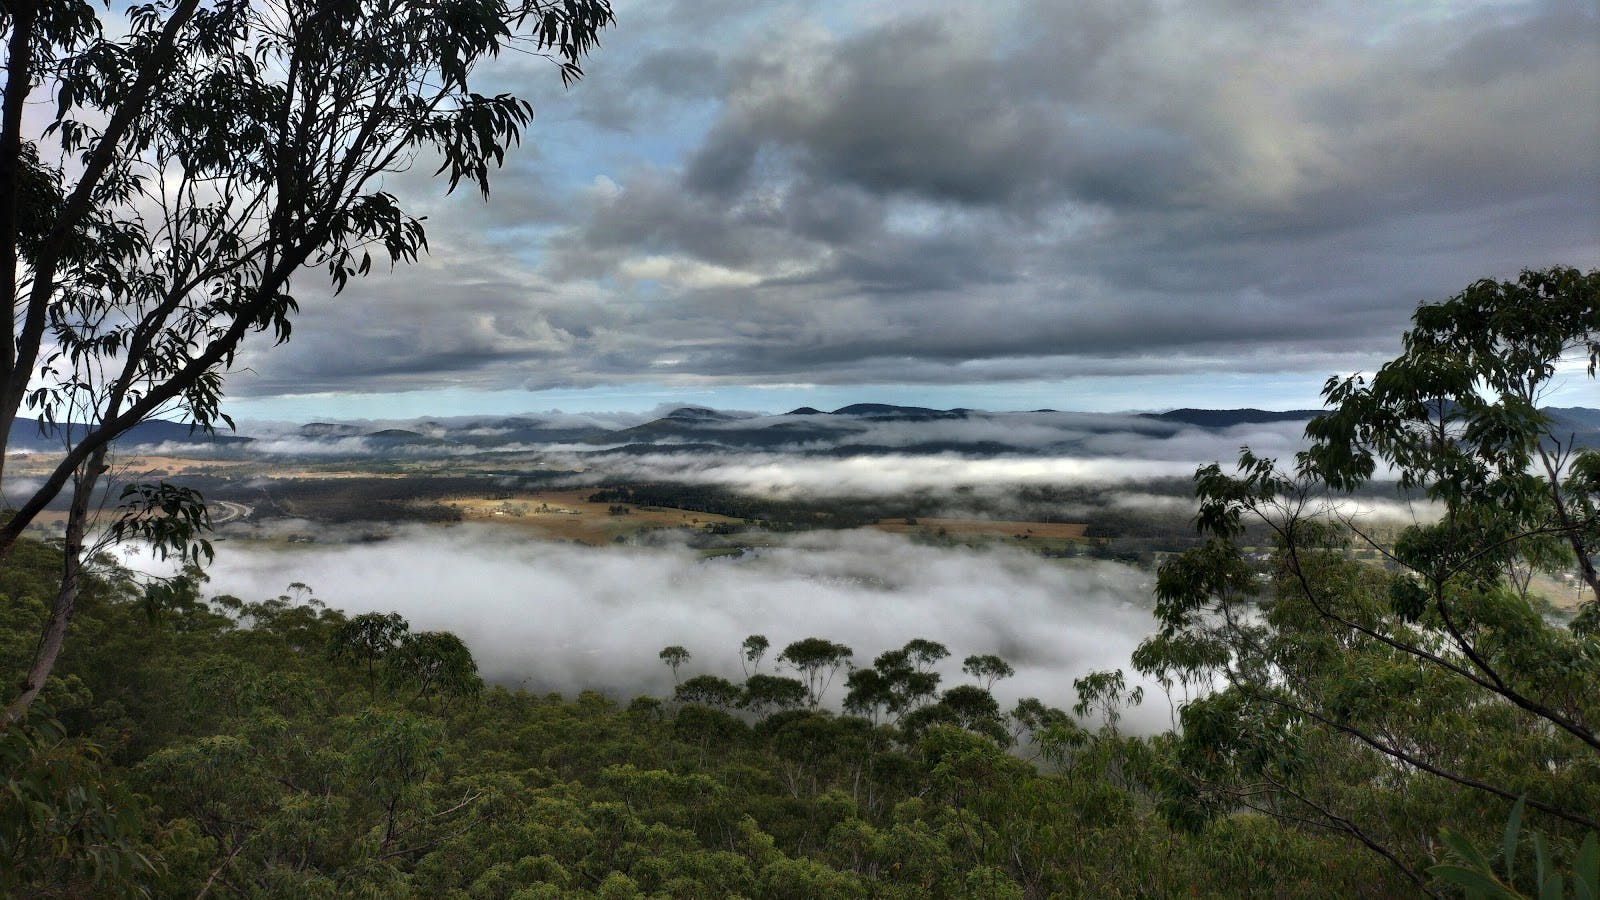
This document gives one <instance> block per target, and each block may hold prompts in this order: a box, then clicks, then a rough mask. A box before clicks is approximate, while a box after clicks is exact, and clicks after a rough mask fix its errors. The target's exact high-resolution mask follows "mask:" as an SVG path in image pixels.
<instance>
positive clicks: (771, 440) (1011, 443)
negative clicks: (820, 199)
mask: <svg viewBox="0 0 1600 900" xmlns="http://www.w3.org/2000/svg"><path fill="white" fill-rule="evenodd" d="M1320 412H1321V410H1315V409H1292V410H1264V409H1253V408H1244V409H1175V410H1171V411H1168V412H1160V413H1127V414H1115V413H1111V414H1108V413H1074V412H1059V411H1056V410H1050V409H1038V410H1030V411H1026V412H986V411H983V410H975V409H964V408H957V409H930V408H927V407H921V406H893V405H890V404H885V403H855V404H851V405H849V406H844V407H840V408H839V409H835V410H833V411H831V412H826V411H823V410H820V409H815V408H813V407H809V406H802V407H800V408H798V409H793V410H790V411H788V412H786V413H780V414H777V415H751V414H748V413H730V412H724V411H721V410H716V409H711V408H708V407H703V406H683V407H679V408H677V409H673V410H671V411H669V412H667V413H666V414H665V415H662V416H661V417H660V418H657V419H653V420H651V421H649V422H645V423H643V424H639V425H633V426H630V427H605V426H603V425H599V424H592V423H586V422H583V421H581V420H576V419H573V418H572V417H554V418H538V417H533V416H503V417H498V418H485V419H471V420H451V421H448V422H446V421H440V420H421V421H417V422H413V423H407V424H408V425H409V426H410V427H407V428H383V429H370V428H363V427H361V426H359V425H351V424H346V423H338V422H312V423H309V424H306V425H302V426H300V427H299V428H298V429H296V430H295V431H293V432H290V433H288V434H279V435H274V436H271V437H268V438H265V439H263V440H262V441H260V442H258V443H256V445H255V446H256V447H259V448H261V450H263V451H266V452H271V453H276V454H287V455H296V454H300V453H305V454H309V455H319V456H330V455H350V456H364V455H384V454H393V455H404V456H428V457H439V456H449V455H452V454H457V453H481V452H508V451H536V450H545V449H549V448H551V447H552V446H559V447H562V448H564V449H566V450H568V451H569V452H576V453H604V454H645V453H660V452H675V453H694V452H716V451H740V450H742V451H752V450H762V451H781V452H794V453H805V454H822V455H857V454H882V453H909V454H927V453H951V452H954V453H961V454H964V455H976V456H988V455H1001V454H1017V453H1040V454H1058V453H1064V454H1072V453H1075V452H1106V450H1105V449H1104V442H1105V439H1106V437H1107V436H1113V435H1117V434H1129V435H1138V436H1140V437H1143V438H1151V439H1156V440H1163V439H1167V438H1174V437H1177V436H1178V435H1180V434H1183V433H1194V432H1195V431H1196V430H1199V431H1201V432H1213V433H1214V432H1221V431H1223V430H1225V429H1228V428H1235V427H1239V426H1247V425H1263V426H1266V425H1284V424H1290V423H1295V422H1305V421H1309V420H1310V419H1311V418H1312V417H1314V416H1316V415H1318V414H1319V413H1320ZM1545 412H1546V413H1547V414H1548V415H1550V416H1551V418H1552V419H1553V420H1554V422H1555V424H1556V428H1557V431H1558V432H1564V433H1566V434H1572V435H1574V436H1576V437H1577V438H1578V440H1579V441H1580V442H1581V443H1583V444H1586V445H1588V446H1600V409H1592V408H1588V407H1562V408H1551V409H1547V410H1545ZM79 427H81V426H75V427H74V429H73V430H74V433H75V434H76V433H77V432H78V428H79ZM63 437H64V435H63V432H62V429H61V428H59V427H58V428H55V429H46V431H45V432H44V433H41V431H40V428H39V425H38V423H36V422H34V421H32V420H28V419H21V420H18V421H17V423H16V424H15V425H14V426H13V427H12V432H11V447H12V449H17V450H36V451H48V450H58V449H60V447H61V446H62V443H63V440H62V439H63ZM118 444H119V445H120V446H122V447H125V448H126V447H135V446H149V445H159V444H199V445H205V446H206V447H208V448H210V449H211V450H212V451H213V452H217V451H220V452H225V453H240V452H243V453H247V454H248V453H250V452H251V451H252V450H253V449H254V448H253V447H252V445H251V438H248V437H240V436H235V435H219V434H210V435H208V434H205V433H202V432H198V431H195V430H193V429H191V428H190V427H189V426H188V425H182V424H178V423H175V422H164V421H150V422H145V423H142V424H140V425H139V426H137V427H135V428H134V429H133V430H132V431H131V432H129V433H128V434H127V435H124V436H123V437H122V438H121V439H120V440H119V441H118Z"/></svg>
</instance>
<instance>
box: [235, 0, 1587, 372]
mask: <svg viewBox="0 0 1600 900" xmlns="http://www.w3.org/2000/svg"><path fill="white" fill-rule="evenodd" d="M619 21H620V24H619V29H618V31H617V33H616V35H615V37H614V38H613V39H611V40H610V41H609V42H608V44H607V45H606V47H605V48H603V49H602V52H601V55H600V56H598V57H597V58H596V60H595V61H594V63H593V64H592V65H591V66H590V79H589V81H587V82H586V83H584V84H582V85H580V87H579V88H578V89H576V90H575V91H573V93H572V94H571V95H570V97H565V98H563V97H555V96H551V97H546V98H545V101H544V102H543V103H542V105H541V109H542V110H551V109H554V110H555V112H554V114H553V116H552V115H549V114H546V118H545V119H542V120H541V123H540V125H539V129H536V135H535V140H536V141H539V142H540V143H538V146H537V150H538V153H537V155H536V157H534V158H533V161H532V162H530V163H529V164H527V166H526V167H525V168H522V169H516V170H513V171H512V172H510V173H508V175H507V178H506V179H505V180H504V182H503V187H502V188H501V189H500V191H499V192H498V193H497V195H496V199H495V202H494V203H493V204H491V206H490V210H492V212H487V213H486V212H484V211H483V210H482V208H481V207H478V206H469V205H467V204H464V203H462V202H460V201H458V200H452V201H450V202H448V203H443V204H440V205H439V206H438V208H437V209H436V210H431V212H432V213H433V217H432V218H431V219H430V222H431V223H432V224H433V229H434V230H433V235H434V240H435V248H436V249H435V254H434V262H433V263H431V264H430V265H428V266H426V267H420V268H418V269H417V270H414V271H412V272H407V273H405V274H404V275H402V276H400V277H397V278H389V279H384V280H383V281H382V282H381V284H374V285H370V286H364V287H363V288H361V289H360V290H358V291H354V292H352V297H349V298H345V299H342V300H340V301H339V304H341V305H340V306H337V307H330V308H328V309H327V310H325V311H317V312H313V313H311V314H310V316H309V318H310V319H311V320H312V321H311V322H310V323H308V325H307V326H306V327H304V328H302V329H300V330H299V331H297V337H296V340H295V342H293V343H292V344H291V345H290V346H289V347H287V348H280V349H279V350H277V351H274V353H273V354H272V355H270V356H262V357H259V359H255V360H252V364H253V365H255V366H256V368H257V370H258V371H259V373H260V377H258V378H256V379H255V380H254V381H253V383H252V384H246V385H244V386H243V389H244V390H247V391H255V392H259V393H270V392H276V391H283V390H292V389H293V386H295V385H305V386H308V387H306V388H305V389H321V390H339V389H387V388H396V387H408V386H409V387H416V386H420V385H433V384H437V383H439V382H441V381H442V382H447V383H452V384H461V385H468V386H481V387H506V386H528V387H547V386H555V385H584V384H595V383H603V382H616V381H624V380H630V381H639V380H656V381H663V382H667V383H679V384H689V383H728V382H763V381H772V380H791V381H806V382H828V383H852V382H896V383H906V382H919V381H920V382H928V383H959V382H981V381H1003V380H1010V379H1041V378H1043V379H1050V378H1065V377H1071V376H1073V375H1078V374H1088V373H1107V372H1115V373H1119V374H1141V373H1171V372H1173V371H1175V370H1177V371H1187V372H1194V373H1196V375H1197V377H1199V376H1200V375H1201V374H1202V373H1204V372H1214V371H1226V370H1270V369H1272V368H1277V369H1280V370H1297V369H1304V370H1307V371H1312V372H1323V371H1326V370H1327V369H1328V368H1338V369H1351V368H1356V367H1362V366H1368V365H1370V364H1371V363H1372V362H1373V361H1374V360H1375V359H1378V358H1381V357H1382V356H1384V355H1387V353H1388V352H1389V351H1390V350H1391V349H1392V347H1393V344H1394V340H1395V337H1396V335H1397V334H1398V331H1399V330H1400V328H1402V327H1403V324H1404V322H1405V319H1406V317H1407V316H1408V315H1409V312H1410V310H1411V308H1412V307H1413V306H1414V305H1415V304H1416V303H1417V302H1418V301H1421V300H1425V299H1438V298H1442V297H1444V296H1447V295H1449V294H1450V293H1453V292H1454V291H1456V290H1459V289H1460V288H1462V287H1464V286H1465V285H1466V284H1468V283H1469V282H1471V281H1472V280H1474V279H1476V278H1479V277H1483V276H1489V275H1493V276H1500V277H1510V276H1512V275H1514V274H1515V272H1516V271H1517V270H1518V269H1519V268H1522V267H1525V266H1527V267H1539V266H1546V265H1551V264H1555V263H1567V264H1576V265H1582V266H1592V265H1595V264H1596V263H1597V262H1600V214H1597V212H1596V208H1595V206H1594V204H1593V199H1594V197H1595V196H1597V194H1600V149H1597V148H1600V104H1597V103H1596V102H1595V97H1596V96H1597V92H1600V52H1597V46H1600V24H1597V22H1600V14H1597V12H1596V10H1595V9H1594V7H1593V5H1592V4H1591V3H1586V2H1549V3H1542V4H1540V3H1533V4H1520V5H1515V6H1505V5H1489V4H1486V5H1482V6H1476V5H1473V4H1447V5H1442V6H1439V7H1438V8H1437V9H1423V8H1417V7H1412V6H1409V5H1399V4H1361V5H1359V6H1350V5H1346V4H1316V3H1310V2H1304V3H1247V2H1223V0H1212V2H1205V3H1194V4H1186V5H1184V4H1180V5H1169V4H1161V5H1157V4H1154V3H1146V2H1133V3H1127V2H1122V3H1112V2H1090V3H1072V4H1066V3H1059V2H1053V0H1021V2H1012V3H998V4H992V5H989V6H985V7H984V12H983V15H982V16H975V15H973V12H972V8H971V7H970V6H967V5H961V4H953V3H944V2H942V0H926V2H918V3H913V4H900V5H897V6H893V7H877V6H870V5H868V4H864V3H825V4H800V3H793V4H789V3H785V4H772V5H750V4H726V3H722V2H711V0H702V2H687V0H684V2H679V3H676V4H665V5H649V6H645V5H641V6H639V7H637V8H634V7H632V6H631V5H628V4H623V5H621V6H619ZM630 29H632V30H630ZM540 135H548V136H549V137H543V138H541V137H540ZM324 332H326V336H325V337H323V338H320V339H319V338H314V337H311V336H312V335H314V334H318V333H324ZM301 335H305V337H301ZM252 385H253V386H252Z"/></svg>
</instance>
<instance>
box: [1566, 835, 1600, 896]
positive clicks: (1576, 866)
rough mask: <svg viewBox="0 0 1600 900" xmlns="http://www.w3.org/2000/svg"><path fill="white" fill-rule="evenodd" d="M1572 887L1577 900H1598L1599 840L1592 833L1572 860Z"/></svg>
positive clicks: (1599, 871) (1584, 840)
mask: <svg viewBox="0 0 1600 900" xmlns="http://www.w3.org/2000/svg"><path fill="white" fill-rule="evenodd" d="M1572 887H1573V890H1574V892H1576V894H1577V896H1578V898H1579V900H1600V839H1597V838H1596V837H1595V833H1594V832H1592V831H1591V832H1589V836H1588V837H1586V838H1584V839H1583V846H1581V847H1579V848H1578V855H1577V856H1576V857H1575V858H1574V859H1573V862H1572Z"/></svg>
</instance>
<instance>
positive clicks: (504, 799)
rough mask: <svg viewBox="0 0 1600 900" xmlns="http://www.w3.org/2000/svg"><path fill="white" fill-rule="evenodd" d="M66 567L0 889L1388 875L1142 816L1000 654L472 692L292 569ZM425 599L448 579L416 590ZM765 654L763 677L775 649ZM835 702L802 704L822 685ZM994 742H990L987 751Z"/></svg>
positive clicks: (32, 547)
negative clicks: (282, 579) (225, 571)
mask: <svg viewBox="0 0 1600 900" xmlns="http://www.w3.org/2000/svg"><path fill="white" fill-rule="evenodd" d="M58 564H59V559H57V558H56V551H54V550H53V549H52V548H50V547H47V546H45V545H41V544H37V543H33V542H26V541H25V542H23V543H21V544H19V545H18V547H17V549H16V550H15V551H14V553H13V554H12V555H11V557H10V558H9V559H8V560H7V561H6V562H5V563H4V565H3V567H0V585H3V590H4V592H5V595H6V598H5V599H6V601H7V602H6V603H5V605H4V610H5V613H4V615H5V616H6V619H5V620H4V621H3V622H0V654H3V656H0V662H3V663H4V665H5V667H6V671H8V672H10V671H15V670H16V669H17V668H18V667H19V666H20V665H22V664H25V662H26V660H27V658H28V655H29V654H30V652H31V650H32V648H31V646H30V641H29V636H30V635H31V634H32V633H34V632H35V631H36V629H37V625H38V621H37V620H38V619H39V618H40V617H41V616H42V615H44V609H45V607H44V604H43V603H42V602H41V601H40V600H39V598H40V597H45V596H48V591H49V590H50V589H51V587H52V584H51V579H52V577H53V573H54V571H55V566H56V565H58ZM106 571H107V574H106V575H103V576H101V577H96V578H94V579H92V580H91V582H90V584H88V585H87V586H86V590H85V592H84V594H83V597H82V607H81V609H80V610H79V613H78V616H77V618H76V620H75V622H74V625H73V630H74V633H73V635H72V637H73V641H72V644H71V647H72V648H73V649H72V651H71V652H70V653H69V654H67V655H66V656H64V657H63V659H62V663H61V665H60V667H59V669H58V671H57V675H56V677H55V678H53V679H52V681H51V683H50V685H49V687H48V689H47V691H46V693H45V698H44V700H43V701H42V702H41V704H40V705H39V706H38V707H36V710H35V712H34V713H33V714H32V715H31V716H30V718H29V719H28V720H26V722H25V723H23V724H20V725H15V726H12V727H10V728H8V729H6V730H5V731H3V732H0V759H3V761H4V765H5V775H6V778H7V783H8V787H9V788H10V789H9V790H8V791H6V792H0V891H3V892H5V893H7V894H9V895H13V896H38V897H50V896H139V895H144V896H156V897H177V896H190V897H192V896H197V895H202V894H204V895H208V896H281V897H345V896H382V897H462V898H466V897H474V898H476V897H499V898H511V897H518V898H531V897H552V898H553V897H585V896H593V897H618V898H620V897H643V896H652V897H658V896H666V897H705V896H750V897H786V898H812V897H926V896H973V897H1054V896H1103V897H1115V896H1128V897H1132V896H1174V895H1178V894H1184V895H1190V896H1211V897H1233V896H1241V895H1276V896H1307V897H1310V896H1326V895H1327V894H1328V893H1329V892H1330V891H1331V892H1334V893H1340V894H1354V893H1362V892H1365V893H1369V894H1391V893H1393V892H1395V891H1399V890H1401V884H1400V883H1399V882H1398V881H1396V880H1395V878H1394V875H1393V873H1392V872H1391V871H1390V870H1388V869H1387V868H1386V867H1384V866H1383V865H1382V864H1381V862H1380V861H1379V860H1377V859H1376V858H1375V857H1373V856H1372V855H1371V854H1367V853H1364V852H1362V851H1361V850H1360V849H1358V848H1356V847H1353V846H1351V845H1350V844H1349V843H1348V842H1347V841H1343V840H1340V839H1337V838H1329V837H1325V836H1323V835H1320V834H1317V833H1316V832H1315V831H1311V830H1300V829H1294V828H1286V827H1284V826H1283V825H1281V824H1279V823H1277V822H1274V821H1272V820H1270V819H1268V818H1265V817H1261V816H1254V815H1242V816H1234V817H1229V818H1227V819H1225V820H1223V821H1220V822H1218V823H1216V824H1215V826H1214V827H1212V828H1209V829H1206V830H1204V831H1201V832H1197V833H1190V832H1186V831H1182V830H1175V829H1173V828H1172V827H1170V826H1169V825H1168V824H1167V822H1166V820H1165V819H1164V818H1163V817H1162V815H1161V814H1160V811H1159V809H1158V808H1157V796H1158V789H1157V780H1158V779H1159V772H1160V768H1161V767H1160V763H1159V760H1160V758H1161V755H1162V753H1164V752H1165V751H1164V750H1163V746H1164V740H1162V739H1158V740H1155V741H1150V740H1144V739H1139V738H1134V737H1130V736H1127V735H1125V734H1122V733H1121V732H1120V731H1119V730H1118V729H1117V727H1116V717H1115V710H1116V709H1117V708H1120V705H1121V704H1122V703H1124V702H1126V701H1127V700H1128V699H1129V698H1128V697H1127V696H1126V692H1125V691H1124V690H1123V688H1122V685H1120V683H1116V682H1115V681H1113V680H1112V679H1111V676H1110V673H1101V674H1100V675H1095V676H1091V679H1092V681H1091V682H1081V683H1080V685H1079V687H1080V689H1081V690H1082V691H1083V694H1082V695H1081V697H1080V699H1079V705H1080V709H1079V710H1078V711H1079V712H1081V713H1084V714H1086V715H1087V716H1088V717H1089V720H1090V721H1089V725H1088V727H1086V726H1085V725H1081V724H1079V722H1078V720H1077V719H1075V718H1074V716H1072V715H1071V714H1069V713H1068V712H1066V711H1063V710H1059V709H1055V708H1052V707H1049V706H1047V705H1045V704H1044V703H1040V702H1038V701H1024V702H1023V703H1021V704H1018V705H1017V706H1016V707H1015V708H1014V709H1012V710H1011V711H1010V712H1009V713H1001V711H1000V710H999V708H998V705H997V704H996V703H995V702H994V699H993V697H992V695H991V694H990V693H989V688H990V687H991V686H992V685H993V684H994V682H995V681H996V680H997V679H1000V678H1004V677H1005V676H1006V675H1007V674H1008V673H1009V671H1010V667H1009V666H1008V665H1007V664H1006V663H1005V661H1004V660H1001V659H999V658H998V657H993V656H984V655H975V656H972V657H970V658H968V659H966V660H965V664H964V669H965V672H966V675H967V678H969V679H970V681H971V683H966V684H961V685H957V686H953V687H947V688H943V689H941V685H940V681H939V678H938V675H937V673H935V672H933V671H932V666H933V665H934V664H935V663H936V662H938V661H939V660H940V659H942V658H943V657H944V655H945V653H946V652H947V651H946V650H945V648H943V647H941V646H940V645H938V644H935V643H933V642H929V641H918V640H913V641H911V642H909V643H907V644H906V645H905V646H903V647H900V648H897V649H893V650H889V651H886V652H884V653H881V654H879V655H878V656H877V657H876V658H875V659H874V660H873V663H872V665H871V666H867V667H862V668H856V669H851V668H850V666H849V663H848V660H849V659H850V658H851V656H852V654H851V652H850V648H848V647H844V646H842V645H839V644H837V643H834V642H831V641H828V640H825V639H821V638H810V639H803V640H800V641H795V642H792V643H790V644H788V645H786V646H785V647H783V648H782V649H781V650H775V651H774V652H770V656H771V660H770V661H768V660H767V659H766V657H767V656H768V655H769V648H768V646H767V644H766V641H765V639H764V638H761V637H760V636H752V637H751V639H750V640H748V641H746V642H745V645H744V646H743V647H742V648H741V649H742V652H743V653H744V659H745V661H746V663H747V664H748V665H749V666H750V669H749V675H748V677H747V678H746V679H745V681H744V682H743V683H742V684H734V683H732V682H728V681H724V680H722V679H719V678H714V677H711V676H705V675H691V674H690V673H689V667H690V666H692V656H691V655H690V654H689V651H687V650H684V649H683V648H668V650H667V651H664V653H663V661H664V662H667V663H668V664H675V665H676V666H677V667H678V668H679V671H678V674H679V675H680V676H682V680H681V681H680V683H679V684H678V686H677V689H676V692H675V696H674V697H672V698H668V699H658V698H648V697H645V698H638V699H635V700H633V701H632V702H630V703H627V704H619V703H617V702H615V701H612V700H609V699H606V698H603V697H600V696H598V695H594V694H584V695H583V696H580V697H578V698H576V699H574V700H565V699H562V698H560V697H556V696H536V695H533V694H529V693H526V692H522V691H514V690H506V689H504V688H501V687H490V686H485V685H483V684H482V682H481V681H480V680H479V678H478V676H477V673H476V666H475V664H474V663H473V661H472V658H471V654H470V652H469V651H468V649H467V648H466V647H464V646H463V645H462V644H461V643H460V641H458V640H456V639H455V638H454V636H452V635H449V634H445V633H438V632H421V633H418V632H414V631H412V630H411V629H410V628H409V627H408V625H407V623H406V622H405V621H404V620H403V619H401V618H400V617H398V616H394V615H380V614H367V615H361V616H354V617H348V616H345V615H343V614H341V613H340V612H338V611H336V610H334V609H330V608H328V607H326V606H324V605H323V604H322V603H321V602H319V601H318V600H316V599H315V598H314V597H313V596H312V595H311V593H310V591H309V590H308V589H306V588H305V587H304V586H302V585H295V586H292V587H291V589H290V590H289V591H288V592H287V593H285V594H284V595H283V596H280V597H277V598H272V599H268V600H264V601H255V602H246V601H243V600H240V599H238V598H232V597H226V596H221V597H209V598H207V597H204V591H203V585H202V582H201V576H198V573H194V572H191V573H190V575H189V577H186V578H182V579H178V580H176V581H175V582H172V583H170V584H166V585H159V586H157V587H156V588H154V589H150V588H145V587H141V586H140V585H139V584H138V583H136V582H135V581H134V580H132V579H131V578H130V577H128V576H127V574H126V573H122V572H119V571H117V570H115V569H108V570H106ZM441 599H442V600H443V599H445V598H441ZM778 667H781V668H778ZM830 690H832V691H833V692H834V695H833V697H832V699H836V700H840V701H842V703H843V705H844V707H845V709H846V712H845V713H844V714H836V713H833V712H830V711H828V709H827V708H826V706H827V705H829V695H828V692H829V691H830ZM1008 747H1010V748H1011V750H1010V751H1008V749H1007V748H1008Z"/></svg>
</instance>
